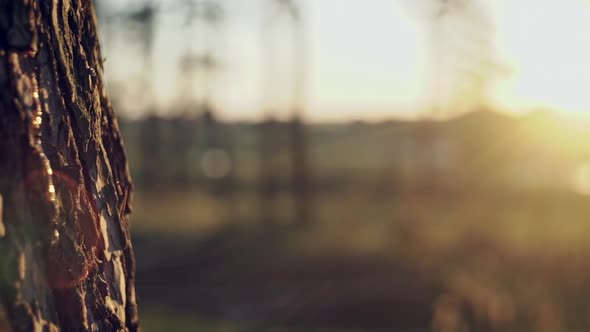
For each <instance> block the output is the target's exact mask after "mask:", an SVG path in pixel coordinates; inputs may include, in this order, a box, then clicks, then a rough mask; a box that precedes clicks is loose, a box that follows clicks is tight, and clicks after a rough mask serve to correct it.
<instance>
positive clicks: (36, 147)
mask: <svg viewBox="0 0 590 332" xmlns="http://www.w3.org/2000/svg"><path fill="white" fill-rule="evenodd" d="M96 31H97V30H96V15H95V9H94V5H93V2H92V1H82V0H69V1H37V0H0V85H1V88H0V202H1V204H0V206H1V208H0V211H2V212H1V213H0V300H1V302H2V305H3V306H4V309H5V312H6V317H7V319H8V320H9V322H10V325H11V327H12V329H13V330H14V331H57V330H64V331H90V330H93V331H126V330H128V331H135V330H137V329H138V318H137V308H136V300H135V286H134V269H135V266H134V265H135V262H134V257H133V250H132V246H131V242H130V236H129V230H128V222H127V214H128V213H129V212H130V210H131V189H132V188H131V180H130V177H129V172H128V168H127V161H126V155H125V151H124V148H123V144H122V141H121V137H120V133H119V129H118V124H117V119H116V116H115V114H114V112H113V109H112V107H111V104H110V102H109V99H108V97H107V94H106V90H105V86H104V84H103V79H102V71H103V68H102V66H103V64H102V61H103V59H102V58H101V52H100V47H99V43H98V38H97V35H96Z"/></svg>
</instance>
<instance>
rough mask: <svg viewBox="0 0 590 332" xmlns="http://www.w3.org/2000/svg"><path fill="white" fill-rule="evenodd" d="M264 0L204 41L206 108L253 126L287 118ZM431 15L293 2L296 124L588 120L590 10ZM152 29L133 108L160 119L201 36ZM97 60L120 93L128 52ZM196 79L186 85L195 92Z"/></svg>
mask: <svg viewBox="0 0 590 332" xmlns="http://www.w3.org/2000/svg"><path fill="white" fill-rule="evenodd" d="M105 1H107V2H108V0H105ZM170 1H172V0H169V2H170ZM268 1H269V0H247V1H246V0H243V1H242V0H241V1H229V0H226V1H225V3H226V4H227V13H226V22H225V23H224V24H223V25H220V26H219V28H217V29H216V30H215V31H214V32H213V34H214V35H215V36H216V37H215V38H214V39H215V42H212V43H210V45H212V46H213V47H214V48H215V52H216V54H217V55H218V56H219V57H220V59H221V60H222V62H223V67H222V68H223V69H222V70H220V71H219V72H218V73H217V74H215V75H214V77H215V80H214V82H215V83H214V84H213V87H212V91H213V95H214V97H213V100H214V102H215V104H216V105H217V106H218V108H219V109H220V113H221V114H222V115H223V116H224V117H225V118H231V119H253V118H257V117H259V116H260V115H261V114H262V112H263V109H264V108H272V109H274V111H275V112H276V113H277V114H281V115H285V114H287V113H288V107H287V106H286V104H288V101H289V100H290V99H289V98H290V93H291V91H292V85H293V84H292V82H293V81H292V75H293V68H294V62H293V60H292V59H291V58H290V57H289V55H288V54H289V50H290V49H289V45H290V44H289V43H288V40H289V39H288V36H289V30H288V26H287V25H286V24H282V23H281V22H284V20H283V21H282V20H281V19H280V18H277V14H276V11H273V10H274V9H272V7H268V6H266V7H264V6H263V5H264V3H265V2H268ZM111 2H113V1H112V0H111ZM135 2H137V0H136V1H135ZM164 2H165V1H164ZM172 2H173V1H172ZM433 4H434V1H433V0H301V6H302V12H303V17H304V23H305V26H304V28H305V32H306V43H305V48H306V57H305V59H306V64H307V70H306V75H305V83H306V84H305V90H304V91H305V93H304V95H305V105H306V107H305V109H306V116H307V118H308V119H310V120H313V121H324V120H328V121H332V120H340V121H342V120H350V119H382V118H392V117H416V116H424V115H426V114H428V112H431V111H432V109H433V104H436V105H438V106H440V107H442V108H445V114H447V113H452V112H453V111H455V110H465V109H468V108H472V107H475V106H476V104H477V103H478V102H479V100H484V101H485V102H486V103H489V104H491V105H492V106H493V107H495V108H498V109H501V110H503V111H507V112H525V111H528V110H533V109H538V108H545V109H554V110H557V111H560V112H564V113H567V114H572V115H579V116H582V115H585V114H586V112H588V113H589V115H590V93H589V92H587V89H588V87H590V64H589V61H590V60H589V59H590V34H589V33H588V31H590V1H587V0H561V1H555V0H472V3H471V5H467V7H465V8H461V9H457V10H456V11H454V12H449V13H448V14H447V15H446V16H444V17H442V18H438V19H436V20H434V19H433V18H434V17H436V12H437V11H436V10H435V9H434V7H433ZM263 8H267V10H266V11H265V10H263ZM268 8H271V9H270V10H269V9H268ZM158 20H159V28H158V31H157V33H156V40H155V49H156V51H155V53H154V63H155V66H154V80H153V81H154V87H155V90H156V91H158V92H156V93H153V94H152V95H151V96H150V98H142V100H143V101H144V102H145V103H150V104H151V103H153V104H155V105H157V106H158V108H161V109H164V108H167V107H169V106H170V105H171V104H172V103H173V102H174V101H175V100H177V96H178V93H179V92H178V91H179V90H180V89H181V88H180V87H179V83H178V70H177V68H176V64H177V61H178V58H179V57H180V55H181V54H182V53H183V52H185V50H186V49H187V48H190V49H193V50H194V51H195V52H199V50H200V48H201V47H202V45H203V42H202V40H203V38H204V37H203V33H202V32H200V33H198V34H195V33H194V32H191V31H189V30H188V29H187V28H184V27H182V25H181V24H180V23H179V21H181V19H180V18H179V16H178V14H166V15H163V16H161V17H160V18H159V19H158ZM285 36H287V37H285ZM187 39H189V40H192V41H191V42H190V43H187ZM269 49H270V50H271V52H273V53H274V54H275V55H276V56H275V57H274V58H272V59H273V61H270V60H269V56H268V55H266V54H267V53H265V52H268V51H269ZM106 53H107V57H108V58H110V59H111V60H110V61H107V76H108V77H109V78H111V79H113V80H121V81H122V82H123V86H130V84H129V83H126V82H127V81H129V80H128V79H129V78H133V77H136V76H137V75H138V73H139V72H141V68H142V67H141V62H140V61H134V60H130V59H133V58H134V53H133V52H132V51H130V50H129V49H128V48H127V47H126V45H125V44H124V43H123V42H122V41H119V42H116V41H115V40H113V41H112V42H110V43H107V46H106ZM202 77H203V75H202V74H199V73H197V74H196V75H195V86H196V87H197V88H195V89H196V90H198V87H199V86H201V87H202V86H203V84H204V83H203V84H202V79H201V78H202ZM482 77H485V78H482ZM269 82H270V83H269ZM142 91H143V93H145V89H144V90H142ZM201 91H202V90H201ZM197 92H198V91H197ZM140 93H141V92H140ZM137 94H138V93H137V92H135V93H134V92H129V93H127V94H126V95H129V96H136V95H137ZM126 100H127V101H125V98H123V102H124V105H125V107H124V108H125V109H127V110H128V111H127V113H128V114H130V115H132V116H133V115H139V114H141V112H143V110H144V109H145V107H146V106H145V105H144V104H142V103H138V102H137V101H138V99H137V98H135V97H134V98H127V99H126Z"/></svg>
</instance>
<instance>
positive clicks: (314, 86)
mask: <svg viewBox="0 0 590 332" xmlns="http://www.w3.org/2000/svg"><path fill="white" fill-rule="evenodd" d="M96 5H97V12H98V16H99V24H100V28H101V39H102V48H103V55H104V56H105V71H106V72H105V77H106V80H107V84H108V87H109V89H110V96H111V99H112V102H113V104H114V106H115V109H116V111H117V112H118V114H119V116H120V127H121V130H122V133H123V135H124V137H125V143H126V148H127V152H128V155H129V161H130V167H131V173H132V177H133V179H134V183H135V209H134V213H133V216H132V232H133V238H134V243H135V250H136V255H137V288H138V289H137V291H138V297H139V302H140V316H141V318H142V321H143V327H144V329H145V331H148V332H149V331H196V330H198V331H224V332H233V331H239V332H241V331H252V332H254V331H288V332H290V331H301V332H303V331H315V332H325V331H351V332H352V331H400V332H422V331H437V332H454V331H458V332H463V331H482V332H485V331H541V332H543V331H547V332H560V331H571V332H574V331H587V330H588V328H589V327H590V303H589V302H588V298H589V297H590V283H589V282H588V280H590V241H588V238H590V204H589V203H590V196H588V195H590V113H588V111H590V97H588V96H589V94H588V91H587V89H588V87H589V86H590V65H588V59H590V47H589V46H588V45H590V35H588V34H587V33H586V32H587V31H588V30H589V29H590V2H588V1H586V0H566V1H559V2H557V1H533V0H521V1H509V0H494V1H492V0H167V1H166V0H96Z"/></svg>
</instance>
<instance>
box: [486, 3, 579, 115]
mask: <svg viewBox="0 0 590 332" xmlns="http://www.w3.org/2000/svg"><path fill="white" fill-rule="evenodd" d="M494 9H495V15H496V21H497V22H496V24H497V29H498V31H497V43H498V48H499V51H500V53H501V55H502V56H503V58H504V59H505V60H506V62H507V63H509V64H510V66H511V67H512V71H513V72H512V74H513V75H512V77H511V78H510V79H507V80H505V81H503V82H499V84H498V85H497V88H496V92H495V99H496V100H497V102H498V104H500V105H501V107H502V108H503V109H509V110H511V111H514V112H519V111H526V110H529V109H531V108H536V107H548V108H552V109H555V110H557V111H560V112H564V113H569V114H575V115H577V116H579V115H585V112H586V111H587V110H590V99H588V98H587V93H585V89H586V87H587V86H589V84H590V67H589V66H588V59H589V58H590V36H589V35H588V34H587V33H585V32H586V31H588V29H589V28H590V23H589V22H590V5H589V3H588V2H586V1H583V0H570V1H559V2H557V1H556V2H549V1H543V2H539V1H533V0H525V1H517V2H515V1H500V2H497V3H495V6H494Z"/></svg>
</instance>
